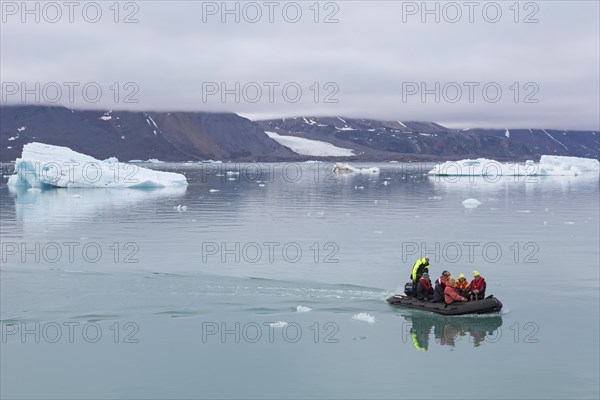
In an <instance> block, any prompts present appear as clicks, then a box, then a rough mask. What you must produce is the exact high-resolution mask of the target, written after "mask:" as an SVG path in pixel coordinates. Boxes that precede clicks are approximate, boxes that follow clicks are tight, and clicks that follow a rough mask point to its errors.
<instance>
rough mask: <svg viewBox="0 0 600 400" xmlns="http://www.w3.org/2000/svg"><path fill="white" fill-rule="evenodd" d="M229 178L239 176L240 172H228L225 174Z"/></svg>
mask: <svg viewBox="0 0 600 400" xmlns="http://www.w3.org/2000/svg"><path fill="white" fill-rule="evenodd" d="M225 174H226V175H227V176H233V175H239V174H240V173H239V171H227V172H226V173H225Z"/></svg>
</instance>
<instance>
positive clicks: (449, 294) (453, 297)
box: [444, 278, 469, 304]
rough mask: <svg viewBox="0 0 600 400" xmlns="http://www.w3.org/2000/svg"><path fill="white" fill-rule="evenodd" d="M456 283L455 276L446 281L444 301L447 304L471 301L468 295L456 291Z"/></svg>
mask: <svg viewBox="0 0 600 400" xmlns="http://www.w3.org/2000/svg"><path fill="white" fill-rule="evenodd" d="M455 284H456V280H455V279H454V278H450V279H449V280H448V281H447V282H446V288H445V289H444V301H445V302H446V304H452V303H454V302H455V301H469V300H467V298H466V297H463V296H461V295H460V294H458V293H456V289H454V285H455Z"/></svg>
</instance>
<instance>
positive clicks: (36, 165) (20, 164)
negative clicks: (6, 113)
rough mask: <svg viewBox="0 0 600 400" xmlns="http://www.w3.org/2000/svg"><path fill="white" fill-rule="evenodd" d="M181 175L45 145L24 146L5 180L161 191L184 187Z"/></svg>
mask: <svg viewBox="0 0 600 400" xmlns="http://www.w3.org/2000/svg"><path fill="white" fill-rule="evenodd" d="M187 184H188V182H187V179H186V177H185V176H184V175H182V174H178V173H175V172H164V171H155V170H151V169H148V168H142V167H139V166H137V165H132V164H127V163H122V162H119V161H118V160H117V159H116V158H115V157H111V158H109V159H107V160H104V161H102V160H97V159H95V158H94V157H91V156H88V155H86V154H82V153H78V152H76V151H74V150H71V149H70V148H68V147H62V146H54V145H49V144H44V143H38V142H33V143H28V144H26V145H24V146H23V152H22V153H21V158H17V159H16V161H15V172H14V174H13V175H11V176H10V177H9V179H8V186H9V187H12V188H38V189H46V188H53V187H54V188H164V187H177V186H186V185H187Z"/></svg>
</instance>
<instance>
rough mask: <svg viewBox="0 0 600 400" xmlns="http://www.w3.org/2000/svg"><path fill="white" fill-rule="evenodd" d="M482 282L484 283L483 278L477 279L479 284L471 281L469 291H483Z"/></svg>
mask: <svg viewBox="0 0 600 400" xmlns="http://www.w3.org/2000/svg"><path fill="white" fill-rule="evenodd" d="M483 282H484V279H483V277H481V278H480V279H479V282H478V281H476V280H475V279H473V280H472V281H471V285H470V286H471V290H479V291H481V289H483Z"/></svg>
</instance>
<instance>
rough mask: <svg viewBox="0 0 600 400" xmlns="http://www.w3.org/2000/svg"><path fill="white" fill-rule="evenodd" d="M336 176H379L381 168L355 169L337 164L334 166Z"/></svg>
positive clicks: (348, 165) (343, 164)
mask: <svg viewBox="0 0 600 400" xmlns="http://www.w3.org/2000/svg"><path fill="white" fill-rule="evenodd" d="M333 173H334V174H356V173H358V174H378V173H379V168H377V167H372V168H354V167H352V166H351V165H350V164H345V163H335V165H334V166H333Z"/></svg>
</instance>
